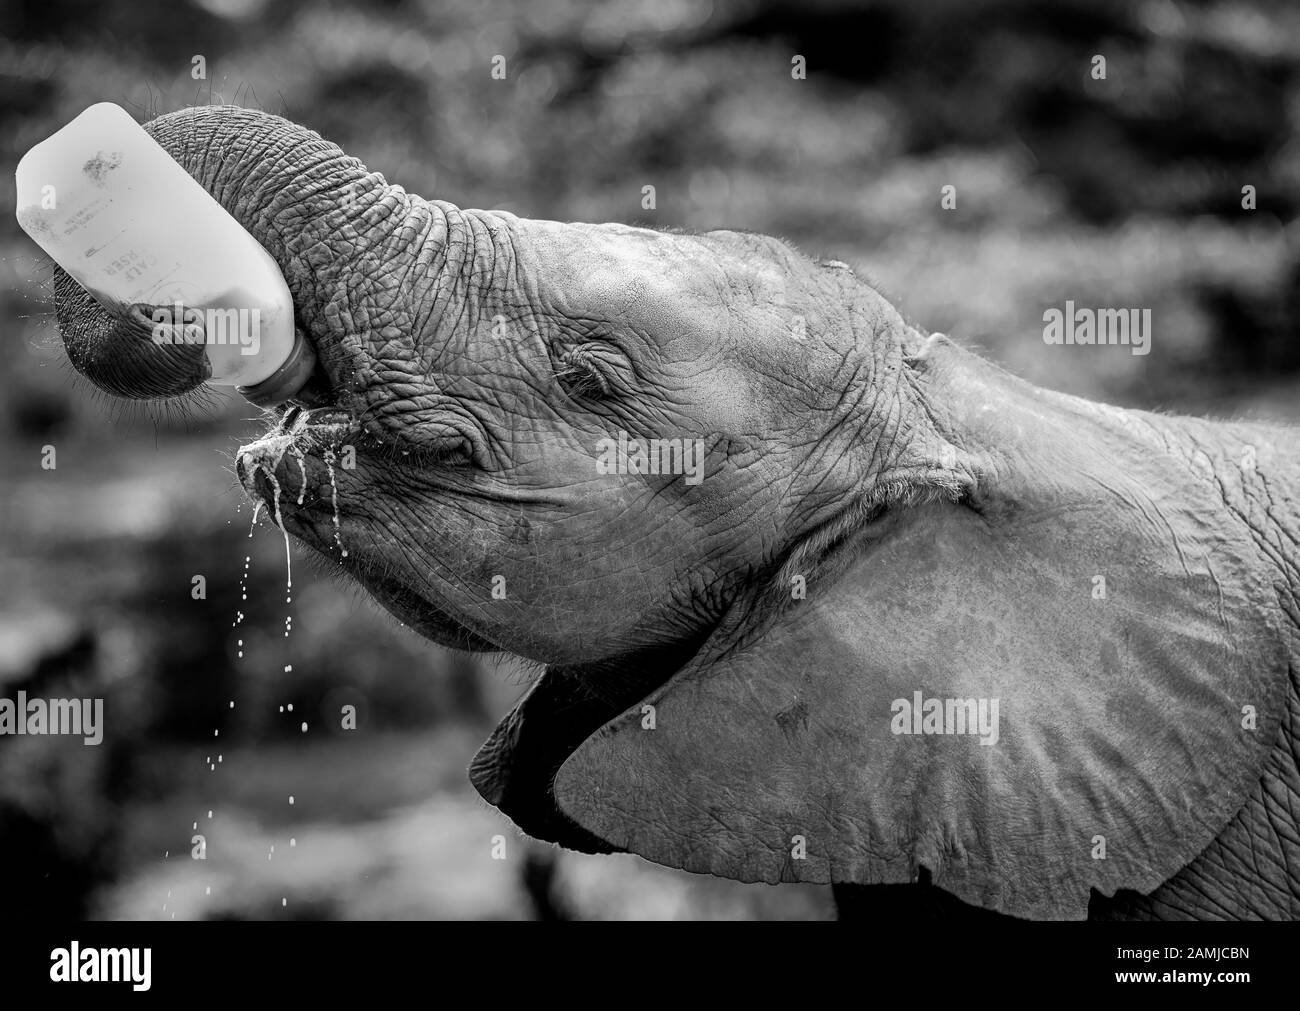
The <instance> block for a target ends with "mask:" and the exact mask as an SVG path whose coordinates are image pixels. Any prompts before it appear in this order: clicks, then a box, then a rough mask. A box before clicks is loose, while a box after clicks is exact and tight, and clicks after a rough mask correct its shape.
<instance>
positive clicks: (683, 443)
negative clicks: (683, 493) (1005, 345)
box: [596, 429, 704, 485]
mask: <svg viewBox="0 0 1300 1011" xmlns="http://www.w3.org/2000/svg"><path fill="white" fill-rule="evenodd" d="M596 452H597V453H599V454H600V455H599V456H598V457H597V458H596V473H598V474H683V475H685V481H686V483H687V484H691V485H695V484H699V483H700V482H701V481H703V480H704V440H703V439H636V438H632V437H631V436H629V435H628V434H627V432H624V431H623V430H622V429H620V430H619V433H618V438H605V439H600V440H599V441H597V443H596Z"/></svg>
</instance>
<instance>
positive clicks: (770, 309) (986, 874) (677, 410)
mask: <svg viewBox="0 0 1300 1011" xmlns="http://www.w3.org/2000/svg"><path fill="white" fill-rule="evenodd" d="M148 129H149V130H150V131H151V132H152V134H153V135H154V136H155V138H157V139H158V140H159V142H160V143H162V144H163V145H164V147H166V148H167V150H168V151H169V152H170V153H171V154H172V155H173V156H174V157H175V158H176V159H177V160H178V161H179V162H180V164H181V165H183V166H184V167H185V168H186V169H187V170H188V171H189V172H190V173H191V174H192V175H193V176H194V177H195V178H196V179H197V180H198V181H199V182H200V183H201V184H203V185H204V186H205V187H206V188H207V189H208V190H209V191H210V192H211V193H212V194H213V195H214V196H215V197H217V199H218V200H219V201H220V202H221V203H222V204H223V205H224V206H225V207H226V208H227V209H228V210H229V211H230V212H231V213H232V214H234V215H235V217H236V218H238V219H239V220H240V221H241V222H242V223H243V224H244V225H245V227H246V228H248V229H249V231H250V232H252V234H253V235H254V236H255V237H257V238H258V240H259V241H260V242H262V244H263V245H264V246H265V247H266V248H267V249H268V251H269V252H270V253H271V254H272V256H274V258H275V259H276V260H277V262H278V263H279V265H280V267H281V269H282V270H283V272H284V275H285V277H286V280H287V281H288V284H289V287H290V290H291V293H292V295H293V298H294V304H295V308H296V312H297V316H298V324H299V326H300V328H301V329H302V330H303V332H304V333H305V334H306V335H307V337H308V339H309V340H310V341H311V343H312V345H313V346H314V348H315V350H316V354H317V358H318V361H319V368H320V373H319V376H318V377H317V380H316V382H315V390H316V395H315V403H316V406H309V405H304V404H297V403H289V404H285V405H282V406H281V407H279V408H277V409H275V410H274V411H271V412H269V413H268V421H269V431H268V432H267V434H266V435H264V436H263V437H262V438H260V439H259V440H258V441H256V442H253V443H252V444H250V445H248V446H245V447H244V448H242V449H241V450H240V451H239V453H238V457H237V470H238V474H239V477H240V480H241V481H242V483H243V485H244V487H245V488H246V489H247V491H248V493H249V494H250V495H251V496H253V497H254V498H257V499H259V500H263V501H265V502H267V503H268V505H269V506H270V507H271V508H270V510H269V512H270V513H271V514H273V515H274V516H275V517H277V519H278V521H279V522H280V523H282V525H283V527H284V528H285V530H287V531H288V532H289V533H290V534H292V535H293V536H294V537H295V538H296V539H297V540H299V541H300V542H302V543H303V544H305V545H307V546H308V547H310V548H312V549H314V550H315V551H317V552H320V553H322V554H323V555H326V556H328V557H330V558H332V559H334V560H335V561H336V562H337V564H338V565H339V566H340V567H341V568H342V569H343V570H345V571H346V572H347V573H348V574H349V575H351V576H352V577H354V578H355V579H356V580H357V581H358V582H359V583H360V584H361V585H363V586H364V587H365V588H366V589H367V590H368V591H369V592H370V593H371V594H373V596H374V597H375V598H376V599H377V600H378V601H379V602H380V603H381V604H383V605H384V606H385V607H386V608H388V609H389V610H390V611H392V612H393V613H394V614H395V615H397V616H398V617H399V618H400V619H401V620H402V621H404V622H406V623H407V624H409V625H411V626H412V627H414V628H415V629H417V630H419V631H420V632H421V633H423V634H424V635H425V636H427V637H428V638H429V639H431V640H433V641H435V642H439V643H442V644H445V645H449V646H453V647H457V648H461V649H468V650H503V651H508V652H511V653H515V654H518V655H520V656H523V657H526V658H529V659H531V660H534V661H536V662H538V663H539V664H543V665H545V673H544V674H543V675H542V676H541V677H540V679H539V680H538V681H537V682H536V683H535V684H534V686H533V687H532V689H531V690H530V691H529V693H528V694H527V695H526V697H525V698H524V699H523V700H522V701H521V702H520V703H519V705H518V706H517V707H516V708H515V710H514V711H513V712H512V713H511V714H510V715H509V716H508V717H507V718H506V719H505V720H504V721H503V722H502V724H501V725H500V726H499V727H498V728H497V730H496V731H495V733H494V734H493V735H492V736H491V738H490V739H489V740H488V741H487V742H486V744H484V746H483V748H482V750H481V751H480V752H479V754H478V755H477V756H476V758H475V759H474V761H473V764H472V767H471V778H472V779H473V781H474V783H475V785H476V787H477V788H478V790H479V791H480V792H481V793H482V794H483V796H484V797H486V798H487V799H488V800H489V801H491V802H492V803H494V804H496V805H498V806H499V807H500V808H501V809H502V810H503V811H504V812H505V813H506V814H507V815H509V816H510V817H511V818H512V819H513V820H514V821H515V822H516V823H517V824H518V825H519V827H520V828H521V829H523V830H524V831H525V832H527V833H529V834H531V835H533V836H536V837H538V838H541V839H546V840H551V841H554V842H557V843H560V844H562V845H565V846H569V847H573V848H576V849H581V850H586V851H593V852H606V851H611V850H628V851H631V852H634V853H638V854H640V855H642V856H644V857H646V858H648V859H650V860H652V861H656V862H658V863H662V864H666V865H670V866H674V867H679V868H685V869H687V870H690V871H696V872H705V873H712V874H718V875H724V876H727V877H731V878H735V879H739V880H742V881H751V882H754V881H763V882H781V881H812V882H831V883H843V884H859V885H870V884H890V883H900V882H910V881H915V880H917V879H918V877H922V876H928V878H929V880H931V881H932V882H933V883H934V884H935V885H937V886H939V887H940V888H942V889H944V890H945V891H946V892H949V893H951V894H952V895H954V896H956V897H958V898H960V899H961V900H963V901H964V902H967V903H970V904H971V905H974V906H979V907H982V908H985V909H991V910H996V911H999V912H1002V913H1007V914H1012V915H1018V916H1033V917H1056V918H1073V917H1081V916H1083V915H1086V914H1087V912H1088V910H1089V903H1090V900H1092V901H1094V908H1093V911H1094V912H1098V911H1099V910H1100V911H1105V909H1106V908H1111V909H1117V908H1120V906H1115V905H1112V906H1110V907H1107V906H1106V902H1107V901H1110V902H1112V903H1122V901H1123V897H1124V896H1137V895H1146V896H1153V897H1152V898H1149V899H1144V900H1142V902H1137V901H1136V900H1134V902H1133V904H1131V905H1130V906H1128V907H1124V908H1126V909H1130V910H1132V911H1134V912H1135V915H1138V914H1143V912H1145V913H1146V914H1150V915H1179V914H1184V915H1214V914H1215V909H1214V902H1215V901H1216V900H1213V899H1206V898H1205V897H1204V893H1205V891H1206V889H1207V888H1209V889H1210V891H1211V893H1213V890H1214V888H1219V889H1221V890H1222V891H1223V892H1224V894H1228V893H1229V892H1230V891H1232V890H1233V889H1235V891H1234V892H1232V894H1235V895H1237V896H1238V898H1237V899H1235V900H1233V901H1234V902H1236V904H1237V905H1236V906H1234V907H1232V908H1234V909H1238V910H1243V909H1244V912H1243V915H1249V914H1250V912H1251V911H1253V912H1255V913H1256V914H1258V915H1294V914H1295V912H1296V909H1297V905H1296V904H1297V901H1298V900H1297V898H1296V896H1297V894H1300V891H1298V890H1297V888H1296V882H1295V880H1294V879H1292V880H1291V882H1290V885H1289V886H1288V885H1287V884H1285V882H1284V883H1283V884H1282V885H1280V886H1277V885H1274V884H1273V883H1272V882H1273V880H1274V879H1273V877H1270V866H1271V865H1270V863H1269V862H1270V861H1276V862H1277V863H1278V866H1281V865H1282V864H1284V863H1285V860H1286V858H1287V855H1288V853H1290V852H1291V851H1292V850H1294V848H1295V842H1294V840H1295V839H1296V832H1295V820H1294V811H1295V810H1296V809H1297V807H1296V805H1295V803H1293V801H1294V799H1295V798H1296V797H1297V796H1300V793H1298V792H1297V790H1296V784H1297V778H1296V767H1295V760H1294V757H1293V755H1292V753H1291V751H1290V745H1292V744H1294V741H1295V737H1294V732H1295V729H1296V724H1295V721H1296V720H1297V715H1296V713H1297V710H1296V708H1295V706H1296V686H1295V683H1294V682H1293V681H1289V680H1288V671H1292V672H1294V670H1295V669H1296V667H1297V661H1296V658H1297V627H1298V623H1297V599H1296V592H1297V585H1298V583H1300V579H1298V578H1297V558H1298V555H1300V552H1298V550H1297V544H1298V543H1300V540H1298V538H1300V506H1297V489H1298V488H1300V481H1298V480H1297V466H1296V462H1295V460H1294V455H1293V454H1288V453H1286V452H1284V446H1285V441H1284V438H1283V433H1280V432H1277V431H1274V430H1270V429H1268V428H1266V427H1256V426H1248V425H1213V424H1209V423H1205V422H1198V421H1191V420H1179V419H1173V418H1168V417H1162V416H1157V415H1152V414H1145V413H1140V412H1127V411H1121V410H1117V409H1113V408H1109V407H1104V406H1100V405H1096V404H1092V403H1088V402H1085V401H1081V400H1077V399H1073V398H1070V397H1066V396H1062V395H1058V394H1054V393H1050V392H1046V391H1043V390H1039V389H1036V388H1034V387H1031V386H1029V385H1028V384H1026V383H1024V382H1021V381H1019V380H1017V379H1016V378H1014V377H1012V376H1010V375H1008V374H1006V373H1004V372H1002V371H1001V370H999V369H998V368H996V367H995V366H993V365H991V364H988V363H986V362H984V361H982V360H981V359H979V358H977V357H975V356H973V355H971V354H969V353H967V352H965V351H963V350H962V349H960V348H959V347H957V346H956V345H955V344H953V343H952V342H950V341H949V340H947V339H946V338H944V337H942V336H937V335H928V334H926V333H923V332H921V331H918V330H916V329H915V328H913V327H912V326H910V325H908V324H907V323H906V322H905V321H904V319H903V318H902V317H901V316H900V315H899V313H898V312H897V311H896V310H895V309H894V308H893V307H892V306H891V305H890V304H889V303H888V302H887V301H886V300H885V299H884V298H883V297H882V296H881V295H880V294H878V293H877V292H876V291H875V290H873V289H872V288H871V287H870V286H869V285H867V284H866V283H864V282H863V281H862V280H861V279H859V278H858V277H857V276H855V274H854V272H853V271H852V270H851V269H849V268H847V267H846V266H845V265H844V264H840V263H835V262H827V263H820V262H817V261H815V260H813V259H810V258H808V257H805V256H803V255H801V254H800V253H798V252H797V251H795V250H794V249H793V248H791V247H790V246H789V245H787V244H786V243H784V242H781V241H778V240H775V239H772V238H768V237H765V236H761V235H755V234H749V233H742V232H731V231H716V232H707V233H703V234H686V233H680V232H662V231H652V230H647V229H643V228H631V227H624V226H620V225H586V224H561V223H556V222H550V221H536V220H527V219H523V218H519V217H516V216H514V215H511V214H508V213H503V212H492V211H475V210H462V209H458V208H457V207H455V206H453V205H451V204H448V203H444V202H440V201H429V200H425V199H422V198H420V197H417V196H415V195H412V194H409V193H407V192H405V191H404V190H402V189H401V188H400V187H398V186H394V185H390V184H388V183H387V182H386V181H385V180H384V179H383V178H382V177H381V176H379V175H377V174H376V173H373V172H370V171H368V170H367V169H366V168H365V167H364V166H363V165H361V164H359V163H358V162H357V161H355V160H353V159H350V158H348V157H346V156H345V155H344V154H343V153H342V152H341V151H340V150H339V149H338V148H337V147H335V146H334V145H332V144H330V143H328V142H326V141H324V140H322V139H321V138H320V137H318V136H317V135H315V134H313V133H311V132H310V131H308V130H305V129H303V128H301V127H298V126H295V125H294V124H291V123H288V122H286V121H284V120H282V119H279V118H277V117H274V116H270V115H266V114H263V113H258V112H252V111H247V110H240V109H233V108H206V109H193V110H186V111H183V112H180V113H174V114H171V115H167V116H163V117H160V118H159V119H157V120H155V121H153V122H152V123H151V124H149V125H148ZM57 293H58V297H59V302H60V304H59V320H60V324H61V327H62V330H63V335H64V338H65V340H66V342H67V345H68V349H69V353H70V355H71V357H72V360H73V362H74V364H76V365H77V367H78V368H80V369H82V370H83V371H84V372H85V373H86V374H87V375H88V376H89V377H90V378H91V379H92V381H94V382H95V383H96V384H97V385H99V386H101V387H103V388H104V389H106V390H108V391H109V392H111V393H114V394H117V395H124V396H143V397H153V396H168V395H178V394H181V393H184V392H185V391H186V390H189V389H192V388H193V387H194V386H196V385H197V384H198V383H199V382H201V381H202V379H203V373H202V369H201V368H200V367H198V366H197V365H196V363H195V362H194V361H192V360H188V359H187V360H179V359H163V358H161V357H150V355H151V354H154V353H155V352H152V351H151V352H145V351H143V350H138V349H137V351H133V350H132V349H133V348H135V344H134V343H133V342H134V341H135V340H138V339H139V338H138V335H136V336H132V335H131V334H130V333H129V332H124V330H123V328H124V327H126V326H127V325H128V324H129V321H124V320H123V319H121V318H115V317H114V316H112V315H111V314H110V313H108V312H107V311H106V310H104V309H102V308H101V307H99V306H97V305H96V304H95V303H94V302H92V301H91V300H90V299H89V298H88V296H85V295H84V294H83V293H81V292H80V290H79V289H77V288H76V286H75V285H73V284H71V282H68V283H63V284H60V285H59V286H58V288H57ZM158 353H159V354H161V351H159V352H158ZM169 353H173V354H176V353H178V352H169ZM345 459H346V460H347V465H344V462H343V461H344V460H345ZM1292 676H1294V673H1293V674H1292ZM1288 791H1289V793H1288ZM1288 797H1290V798H1291V801H1292V802H1288V800H1287V798H1288ZM1288 803H1289V810H1290V813H1291V816H1290V820H1289V821H1288V824H1289V825H1290V826H1291V828H1290V829H1289V830H1288V831H1289V833H1290V834H1289V836H1288V835H1287V834H1286V833H1285V832H1283V833H1281V834H1280V835H1279V833H1278V832H1276V831H1273V832H1272V837H1271V839H1272V841H1271V843H1270V842H1269V840H1268V839H1267V838H1264V839H1260V837H1261V836H1268V835H1269V829H1268V828H1267V826H1268V824H1269V822H1270V819H1271V818H1272V817H1273V816H1274V815H1276V814H1277V812H1278V811H1281V812H1283V813H1285V812H1286V811H1287V809H1288ZM1233 833H1237V835H1236V836H1234V835H1233ZM1234 838H1235V839H1236V842H1234V841H1233V840H1234ZM1257 842H1259V843H1260V845H1261V847H1262V849H1261V850H1258V851H1256V853H1255V855H1254V857H1251V856H1250V855H1249V853H1248V852H1247V851H1250V850H1252V849H1254V848H1255V846H1256V843H1257ZM1215 847H1219V848H1220V849H1221V850H1222V851H1223V852H1221V853H1219V855H1218V856H1207V854H1209V853H1211V851H1213V850H1214V848H1215ZM1284 848H1286V849H1287V852H1286V853H1284V852H1283V849H1284ZM1224 853H1226V854H1228V855H1229V856H1230V855H1231V854H1234V853H1242V854H1246V855H1244V856H1242V859H1241V863H1242V867H1241V868H1239V869H1238V872H1237V873H1236V874H1235V876H1234V877H1233V879H1232V880H1226V879H1225V880H1217V879H1216V880H1215V881H1213V882H1211V883H1210V885H1207V884H1206V883H1205V882H1204V881H1199V880H1197V879H1195V875H1196V874H1197V873H1199V872H1198V871H1197V869H1196V868H1197V866H1202V867H1203V868H1209V871H1208V872H1207V873H1210V874H1211V875H1213V874H1216V873H1218V870H1217V869H1218V868H1220V867H1221V866H1222V865H1223V864H1224V862H1225V860H1226V859H1227V858H1226V857H1224ZM1198 856H1199V857H1201V861H1200V863H1199V865H1198V863H1197V859H1198ZM1291 856H1292V863H1291V866H1292V867H1295V866H1300V860H1296V859H1294V856H1295V854H1294V853H1291ZM1252 859H1253V860H1254V862H1255V866H1254V867H1253V869H1252V867H1251V866H1249V865H1250V864H1251V861H1252ZM1189 875H1190V876H1191V877H1189ZM1180 882H1181V884H1180ZM1116 895H1119V896H1120V898H1117V899H1110V898H1109V897H1112V896H1116ZM1242 895H1244V896H1246V898H1245V899H1242V898H1240V896H1242ZM1223 901H1224V902H1227V900H1226V899H1225V900H1223ZM1143 903H1145V904H1143ZM1243 903H1244V905H1243ZM1223 908H1225V909H1226V908H1227V907H1226V906H1225V907H1223ZM1220 912H1222V910H1220ZM1225 915H1230V913H1228V914H1225Z"/></svg>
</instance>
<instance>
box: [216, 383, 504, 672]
mask: <svg viewBox="0 0 1300 1011" xmlns="http://www.w3.org/2000/svg"><path fill="white" fill-rule="evenodd" d="M368 439H369V437H368V436H367V435H366V434H365V433H364V432H363V430H362V427H361V425H360V424H359V423H358V422H357V420H356V418H355V417H354V416H353V415H352V414H351V413H350V412H349V411H347V410H344V409H342V408H339V407H313V408H303V407H301V406H297V405H291V406H289V407H288V408H287V409H283V410H282V411H281V412H280V413H279V417H278V419H277V421H276V423H275V424H274V426H273V427H272V428H271V430H270V431H268V432H267V433H266V434H265V435H263V436H262V437H261V438H260V439H257V440H256V441H254V442H251V443H249V444H248V445H246V446H242V447H240V449H239V450H238V451H237V452H236V454H235V473H236V476H237V477H238V478H239V482H240V484H241V485H242V486H243V488H244V491H245V492H246V493H247V494H248V495H249V497H250V498H252V499H253V500H254V501H255V502H257V503H259V508H265V510H266V515H267V517H268V518H269V519H270V520H272V521H273V522H274V523H276V525H278V526H280V527H281V529H283V530H284V531H285V532H286V533H289V534H292V535H293V536H294V537H295V538H296V539H297V540H299V541H301V542H303V543H304V544H306V545H307V546H308V547H310V548H312V549H313V550H315V551H316V552H318V553H319V554H321V555H324V556H326V557H328V558H331V559H332V560H334V561H335V562H337V564H338V565H339V566H340V567H341V568H342V569H343V570H344V571H345V572H346V573H347V574H348V575H349V576H351V577H352V578H354V579H355V580H356V581H357V582H358V583H360V584H361V585H362V586H364V587H365V588H366V589H367V590H368V591H369V593H370V595H371V596H372V597H374V598H375V600H376V602H377V603H379V604H380V605H381V606H382V607H384V608H385V610H387V611H389V612H390V613H392V614H393V615H394V616H395V617H396V618H398V620H400V621H402V622H403V623H405V624H407V625H409V626H410V627H411V628H412V629H414V630H415V631H416V632H417V633H419V634H420V635H422V636H424V637H425V638H426V639H429V640H431V641H433V642H436V643H439V644H440V645H443V646H449V647H452V648H454V649H463V650H466V651H470V652H495V651H497V650H498V649H499V647H498V646H497V645H496V644H494V643H493V642H491V641H490V640H488V639H487V638H485V637H484V636H483V635H481V634H479V633H478V632H476V631H475V630H474V629H472V628H470V627H468V626H467V625H466V624H464V623H463V622H462V621H460V620H458V619H457V618H456V617H455V616H453V614H452V613H451V612H450V611H449V610H448V609H447V608H446V607H443V606H441V605H440V604H439V603H438V602H436V601H434V600H431V599H429V598H427V597H426V596H424V595H423V594H421V593H419V592H418V591H417V590H416V589H415V588H413V587H411V586H409V585H407V584H406V583H404V582H402V581H400V580H398V579H396V578H394V576H393V575H392V573H391V567H390V566H389V565H388V564H386V563H385V561H384V558H383V553H382V552H380V551H378V550H376V549H375V545H374V541H373V538H374V536H375V534H374V533H373V531H372V528H371V525H370V523H369V521H368V520H367V518H366V517H365V516H364V515H362V514H361V513H360V511H359V509H358V503H364V502H366V501H368V500H370V499H372V498H373V496H374V490H373V488H371V487H370V486H369V484H368V482H367V478H366V476H365V474H364V472H363V469H362V468H360V467H358V464H357V460H358V458H361V459H362V460H365V458H366V455H367V454H368V453H370V452H372V451H373V447H371V446H370V444H369V441H368ZM366 463H367V465H368V466H373V465H374V461H369V460H366Z"/></svg>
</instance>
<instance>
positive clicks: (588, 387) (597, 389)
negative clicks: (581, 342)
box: [555, 347, 611, 397]
mask: <svg viewBox="0 0 1300 1011" xmlns="http://www.w3.org/2000/svg"><path fill="white" fill-rule="evenodd" d="M555 377H556V379H558V380H559V381H560V385H561V386H563V387H564V388H565V389H566V390H567V391H568V392H569V394H570V396H576V397H608V396H609V395H610V392H611V384H610V377H609V375H608V374H607V372H606V370H605V368H604V367H603V364H602V362H601V361H600V359H599V357H598V356H597V355H596V354H595V353H593V351H592V350H591V349H590V348H588V347H577V348H570V349H569V350H567V351H564V352H562V353H561V354H560V356H559V367H558V368H557V369H556V370H555Z"/></svg>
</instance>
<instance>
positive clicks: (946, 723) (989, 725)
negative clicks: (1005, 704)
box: [889, 692, 1000, 745]
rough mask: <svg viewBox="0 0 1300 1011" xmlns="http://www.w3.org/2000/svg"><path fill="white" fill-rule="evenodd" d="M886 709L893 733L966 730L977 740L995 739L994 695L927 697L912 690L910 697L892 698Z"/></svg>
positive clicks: (960, 732) (990, 741) (989, 741)
mask: <svg viewBox="0 0 1300 1011" xmlns="http://www.w3.org/2000/svg"><path fill="white" fill-rule="evenodd" d="M889 709H890V712H892V713H893V714H894V715H893V717H892V718H891V719H890V721H889V729H890V731H892V732H893V733H894V734H896V735H897V734H909V735H910V734H916V735H918V736H919V735H923V734H924V735H930V734H946V735H953V736H960V735H963V734H967V735H971V736H978V737H979V739H980V744H988V745H993V744H997V743H998V733H999V730H1000V718H999V715H998V700H997V699H935V698H931V699H927V698H925V697H924V696H923V695H922V694H921V693H920V692H913V693H912V697H911V699H894V701H893V702H892V703H891V704H890V707H889Z"/></svg>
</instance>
